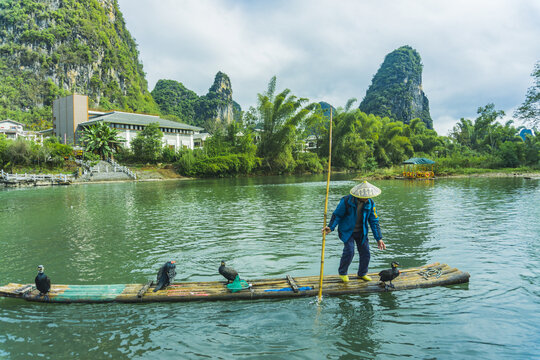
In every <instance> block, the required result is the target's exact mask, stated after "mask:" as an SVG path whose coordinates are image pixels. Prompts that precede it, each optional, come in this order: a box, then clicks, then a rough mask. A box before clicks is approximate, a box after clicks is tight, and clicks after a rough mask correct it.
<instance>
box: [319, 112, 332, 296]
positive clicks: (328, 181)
mask: <svg viewBox="0 0 540 360" xmlns="http://www.w3.org/2000/svg"><path fill="white" fill-rule="evenodd" d="M329 137H330V140H329V149H328V177H327V178H326V199H325V201H324V224H323V227H325V226H326V214H327V213H328V192H329V191H330V171H331V169H332V108H331V107H330V135H329ZM325 243H326V231H323V233H322V250H321V273H320V275H319V297H318V302H321V300H322V287H323V277H324V245H325Z"/></svg>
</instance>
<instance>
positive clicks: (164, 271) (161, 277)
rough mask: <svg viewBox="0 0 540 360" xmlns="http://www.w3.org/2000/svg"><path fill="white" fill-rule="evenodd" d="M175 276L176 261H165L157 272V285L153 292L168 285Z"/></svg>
mask: <svg viewBox="0 0 540 360" xmlns="http://www.w3.org/2000/svg"><path fill="white" fill-rule="evenodd" d="M175 276H176V261H174V260H173V261H167V262H166V263H165V265H163V266H162V267H161V268H160V269H159V271H158V274H157V285H156V288H155V289H154V292H156V291H158V290H161V289H162V288H165V287H167V286H169V285H170V284H171V283H172V282H173V280H174V277H175Z"/></svg>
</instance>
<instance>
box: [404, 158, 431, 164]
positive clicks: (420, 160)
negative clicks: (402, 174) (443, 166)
mask: <svg viewBox="0 0 540 360" xmlns="http://www.w3.org/2000/svg"><path fill="white" fill-rule="evenodd" d="M403 164H415V165H422V164H435V161H433V160H429V159H426V158H410V159H409V160H405V161H404V162H403Z"/></svg>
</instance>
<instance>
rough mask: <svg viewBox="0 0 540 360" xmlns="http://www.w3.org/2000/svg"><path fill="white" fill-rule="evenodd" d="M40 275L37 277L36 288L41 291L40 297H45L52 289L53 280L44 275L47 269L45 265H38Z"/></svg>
mask: <svg viewBox="0 0 540 360" xmlns="http://www.w3.org/2000/svg"><path fill="white" fill-rule="evenodd" d="M37 268H38V274H37V276H36V280H35V282H36V288H37V289H38V290H39V295H45V294H46V293H48V292H49V290H50V288H51V279H49V277H48V276H47V275H45V274H44V273H43V270H45V268H44V267H43V265H38V267H37Z"/></svg>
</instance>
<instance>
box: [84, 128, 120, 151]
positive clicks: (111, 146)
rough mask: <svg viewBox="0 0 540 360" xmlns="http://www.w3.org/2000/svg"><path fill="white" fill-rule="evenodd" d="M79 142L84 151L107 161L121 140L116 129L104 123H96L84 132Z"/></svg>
mask: <svg viewBox="0 0 540 360" xmlns="http://www.w3.org/2000/svg"><path fill="white" fill-rule="evenodd" d="M81 142H82V143H83V144H84V147H85V151H87V152H92V153H95V154H97V155H99V157H100V158H101V159H107V158H110V157H112V156H113V153H114V152H116V151H117V150H118V148H119V147H120V145H121V143H122V142H123V140H121V139H120V138H119V136H118V131H117V130H116V129H113V128H111V127H110V126H109V124H107V123H105V122H98V123H97V124H95V125H92V126H89V127H88V128H86V129H85V130H84V132H83V135H82V137H81Z"/></svg>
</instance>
